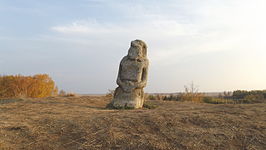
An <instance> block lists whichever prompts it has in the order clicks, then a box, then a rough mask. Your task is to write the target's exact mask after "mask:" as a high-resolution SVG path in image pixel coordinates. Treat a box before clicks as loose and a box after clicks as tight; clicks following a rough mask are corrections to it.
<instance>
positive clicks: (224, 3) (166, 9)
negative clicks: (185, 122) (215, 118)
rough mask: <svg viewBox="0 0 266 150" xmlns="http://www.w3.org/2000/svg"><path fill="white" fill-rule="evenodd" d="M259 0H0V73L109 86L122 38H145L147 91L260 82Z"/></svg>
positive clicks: (264, 85)
mask: <svg viewBox="0 0 266 150" xmlns="http://www.w3.org/2000/svg"><path fill="white" fill-rule="evenodd" d="M265 8H266V1H265V0H252V1H251V0H215V1H214V0H201V1H199V0H164V1H159V0H135V1H131V0H56V1H55V0H45V1H44V0H23V1H22V0H0V74H2V75H9V74H22V75H33V74H38V73H47V74H49V75H50V76H51V77H52V78H53V79H54V80H55V82H56V84H57V85H58V87H59V88H60V89H64V90H66V91H68V92H76V93H106V92H107V91H108V89H114V88H115V87H117V85H116V83H115V81H116V77H117V73H118V67H119V62H120V61H121V59H122V58H123V57H124V56H125V55H127V50H128V48H129V46H130V41H132V40H135V39H141V40H143V41H145V42H146V43H147V45H148V58H149V60H150V68H149V75H148V85H147V87H146V88H145V91H147V92H152V93H153V92H160V93H162V92H180V91H183V90H184V85H187V84H189V83H191V82H192V81H193V82H194V84H195V85H197V86H198V88H199V91H202V92H220V91H231V90H237V89H242V90H251V89H258V90H262V89H266V42H265V40H266V19H265V14H266V9H265Z"/></svg>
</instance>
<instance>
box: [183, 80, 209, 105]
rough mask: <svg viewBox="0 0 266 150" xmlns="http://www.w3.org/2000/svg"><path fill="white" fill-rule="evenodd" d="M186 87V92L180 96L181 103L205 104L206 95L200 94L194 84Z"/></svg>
mask: <svg viewBox="0 0 266 150" xmlns="http://www.w3.org/2000/svg"><path fill="white" fill-rule="evenodd" d="M184 87H185V92H184V93H182V94H181V95H180V99H181V101H190V102H197V103H201V102H203V97H204V95H203V94H202V93H199V92H198V88H197V87H196V86H195V85H194V83H193V82H192V83H191V84H190V85H188V86H184Z"/></svg>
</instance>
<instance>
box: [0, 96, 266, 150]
mask: <svg viewBox="0 0 266 150" xmlns="http://www.w3.org/2000/svg"><path fill="white" fill-rule="evenodd" d="M109 100H110V99H109V98H108V97H105V96H82V97H52V98H43V99H20V100H5V101H3V100H0V149H1V150H4V149H15V150H16V149H25V150H31V149H32V150H50V149H56V150H61V149H68V150H85V149H88V150H91V149H92V150H93V149H185V150H186V149H187V150H191V149H192V150H203V149H204V150H208V149H217V150H220V149H222V150H229V149H230V150H236V149H240V150H245V149H250V150H256V149H258V150H265V149H266V104H265V103H260V104H227V105H215V104H203V103H188V102H175V101H148V103H149V104H152V105H155V106H158V107H156V108H155V109H147V108H145V109H137V110H108V109H105V106H106V104H107V103H108V102H109Z"/></svg>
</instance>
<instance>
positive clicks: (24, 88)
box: [0, 74, 58, 98]
mask: <svg viewBox="0 0 266 150" xmlns="http://www.w3.org/2000/svg"><path fill="white" fill-rule="evenodd" d="M57 94H58V89H57V87H56V86H55V82H54V81H53V80H52V79H51V78H50V77H49V75H47V74H37V75H34V76H22V75H7V76H0V98H12V97H32V98H40V97H47V96H53V95H57Z"/></svg>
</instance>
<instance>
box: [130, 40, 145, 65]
mask: <svg viewBox="0 0 266 150" xmlns="http://www.w3.org/2000/svg"><path fill="white" fill-rule="evenodd" d="M142 56H143V54H142V46H141V45H140V44H139V42H137V41H132V42H131V46H130V48H129V50H128V57H129V59H134V60H135V59H138V58H141V57H142Z"/></svg>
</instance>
